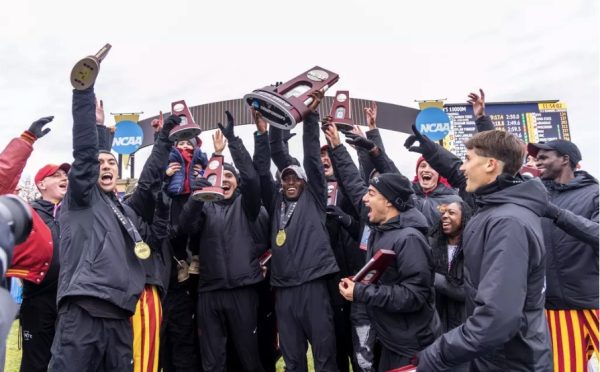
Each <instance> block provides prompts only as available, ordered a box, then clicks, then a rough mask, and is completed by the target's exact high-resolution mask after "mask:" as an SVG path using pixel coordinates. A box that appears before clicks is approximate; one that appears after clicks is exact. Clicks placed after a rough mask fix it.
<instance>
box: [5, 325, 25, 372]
mask: <svg viewBox="0 0 600 372" xmlns="http://www.w3.org/2000/svg"><path fill="white" fill-rule="evenodd" d="M18 334H19V321H18V320H16V321H15V322H14V323H13V326H12V328H11V329H10V333H9V334H8V340H7V341H6V363H5V366H4V372H19V367H20V366H21V350H19V337H18Z"/></svg>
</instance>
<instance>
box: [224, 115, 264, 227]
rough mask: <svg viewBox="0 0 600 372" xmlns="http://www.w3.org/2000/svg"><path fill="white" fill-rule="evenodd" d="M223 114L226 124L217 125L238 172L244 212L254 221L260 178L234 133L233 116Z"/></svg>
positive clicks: (258, 203)
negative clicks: (225, 140)
mask: <svg viewBox="0 0 600 372" xmlns="http://www.w3.org/2000/svg"><path fill="white" fill-rule="evenodd" d="M225 114H226V115H227V126H226V127H223V125H222V124H221V123H219V124H218V125H219V128H220V130H221V132H223V135H224V136H225V138H227V142H228V143H229V152H230V153H231V157H232V159H233V163H234V164H235V166H236V168H237V169H238V171H239V172H240V178H241V184H240V185H239V186H238V187H239V188H240V192H241V194H242V206H243V208H244V212H245V213H246V216H247V217H248V218H249V219H250V220H251V221H254V220H256V218H257V217H258V214H259V213H260V206H261V202H260V198H258V197H257V196H258V195H260V178H259V177H258V172H256V169H254V164H252V158H251V157H250V153H248V150H246V147H245V146H244V143H243V142H242V140H241V138H239V137H236V136H235V134H234V130H233V128H234V120H233V116H232V115H231V114H230V113H229V111H225Z"/></svg>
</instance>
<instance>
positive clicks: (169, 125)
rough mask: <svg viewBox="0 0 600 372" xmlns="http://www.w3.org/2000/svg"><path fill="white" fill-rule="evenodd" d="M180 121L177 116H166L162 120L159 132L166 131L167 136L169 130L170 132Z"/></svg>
mask: <svg viewBox="0 0 600 372" xmlns="http://www.w3.org/2000/svg"><path fill="white" fill-rule="evenodd" d="M180 123H181V118H180V117H179V116H177V115H171V116H169V117H168V118H167V120H165V121H164V123H163V127H162V129H161V132H162V133H166V134H167V136H168V135H169V132H171V130H172V129H173V128H175V127H176V126H178V125H179V124H180Z"/></svg>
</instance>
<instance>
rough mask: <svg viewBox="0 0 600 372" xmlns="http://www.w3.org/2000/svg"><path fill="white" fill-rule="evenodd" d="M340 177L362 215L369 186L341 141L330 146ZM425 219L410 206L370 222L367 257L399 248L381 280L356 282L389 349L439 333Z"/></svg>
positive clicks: (413, 347)
mask: <svg viewBox="0 0 600 372" xmlns="http://www.w3.org/2000/svg"><path fill="white" fill-rule="evenodd" d="M331 156H332V162H333V164H334V167H335V170H336V174H337V175H338V181H339V182H340V183H341V184H343V188H344V190H345V192H346V194H347V197H348V198H349V199H350V201H351V202H352V204H353V205H354V207H355V209H356V210H357V213H358V214H359V215H362V216H364V212H365V210H366V208H365V207H364V204H363V202H362V198H363V196H364V195H365V193H366V192H367V186H366V185H365V184H364V182H363V180H362V178H361V177H359V176H358V175H359V170H358V169H357V167H356V165H355V164H354V162H353V161H352V158H350V155H349V154H348V151H347V150H346V148H345V147H344V146H342V145H340V146H337V147H335V148H333V149H332V150H331ZM427 229H428V224H427V220H426V219H425V217H424V216H423V214H421V212H419V211H418V210H417V209H415V208H410V209H408V210H407V211H405V212H402V213H400V215H399V216H397V217H395V218H393V219H391V220H390V221H387V222H386V223H384V224H382V225H372V226H371V234H370V236H369V241H368V244H367V247H368V248H367V257H366V259H367V260H369V259H370V258H371V257H373V255H374V254H375V253H376V252H377V251H378V250H380V249H391V250H393V251H394V252H396V261H395V262H394V263H393V264H392V265H391V266H390V267H389V268H388V269H387V270H386V271H385V272H384V274H383V276H382V277H381V279H380V280H379V282H378V283H377V284H371V285H364V284H361V283H356V285H355V287H354V301H355V302H356V303H364V304H365V305H366V308H367V312H368V314H369V318H370V319H371V322H372V326H373V328H374V329H375V332H376V335H377V338H378V339H379V340H380V341H381V343H382V344H383V346H384V347H385V348H386V349H389V350H392V351H393V352H394V353H396V354H398V355H401V356H404V357H407V358H410V357H412V356H414V355H415V353H416V352H417V351H419V350H421V349H423V348H424V347H425V346H427V345H429V344H431V343H432V342H433V341H434V340H435V338H436V337H437V336H438V335H439V333H440V323H439V319H438V317H437V314H436V313H435V309H434V290H433V280H434V272H433V260H432V256H431V249H430V248H429V244H428V243H427V240H426V238H425V234H426V233H427Z"/></svg>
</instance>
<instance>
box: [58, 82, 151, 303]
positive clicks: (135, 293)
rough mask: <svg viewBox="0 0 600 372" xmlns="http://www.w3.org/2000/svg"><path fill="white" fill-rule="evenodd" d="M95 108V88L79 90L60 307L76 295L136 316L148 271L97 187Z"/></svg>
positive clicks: (146, 235)
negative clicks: (105, 303) (136, 308)
mask: <svg viewBox="0 0 600 372" xmlns="http://www.w3.org/2000/svg"><path fill="white" fill-rule="evenodd" d="M95 108H96V105H95V96H94V91H93V88H89V89H86V90H82V91H78V90H75V91H73V121H74V123H73V156H74V158H75V160H74V162H73V165H72V167H71V171H70V172H69V188H68V190H67V194H66V195H65V198H64V200H63V204H62V207H61V211H60V216H59V224H60V226H61V242H60V268H61V269H60V274H59V284H58V298H57V303H58V305H59V306H60V305H61V303H62V302H63V301H64V300H65V299H66V298H68V297H71V296H87V297H93V298H97V299H100V300H104V301H107V302H109V303H111V304H113V305H115V306H116V307H118V308H120V309H122V310H125V311H126V312H129V313H131V314H133V313H134V311H135V306H136V303H137V301H138V298H139V295H140V294H141V292H142V290H143V288H144V284H145V271H144V268H143V266H142V263H141V262H140V261H141V260H140V259H138V258H137V257H136V255H135V254H134V252H133V248H134V241H133V240H132V239H131V238H130V237H129V235H127V233H126V231H125V229H124V228H123V227H122V226H121V224H120V223H119V221H118V219H117V217H116V216H115V214H114V213H113V211H112V209H111V208H110V207H109V205H108V204H107V202H106V201H105V199H104V196H106V195H104V196H103V191H102V190H101V189H100V188H99V187H98V186H97V182H98V175H99V170H100V167H99V162H98V137H97V133H96V123H95V121H96V117H95ZM109 197H110V196H109ZM113 197H114V196H113ZM115 199H116V198H115ZM123 210H124V211H125V214H126V216H127V217H129V218H130V219H131V220H132V222H133V224H134V225H135V226H136V227H137V228H138V230H139V232H140V234H141V236H142V238H143V239H144V240H145V241H146V242H147V243H148V244H149V245H150V246H151V247H152V246H153V245H154V244H155V242H153V241H152V236H151V234H150V229H149V228H148V226H147V225H146V224H145V223H144V222H143V221H142V218H140V217H139V216H138V215H137V214H136V212H134V210H133V209H132V208H130V207H129V206H127V205H123Z"/></svg>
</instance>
